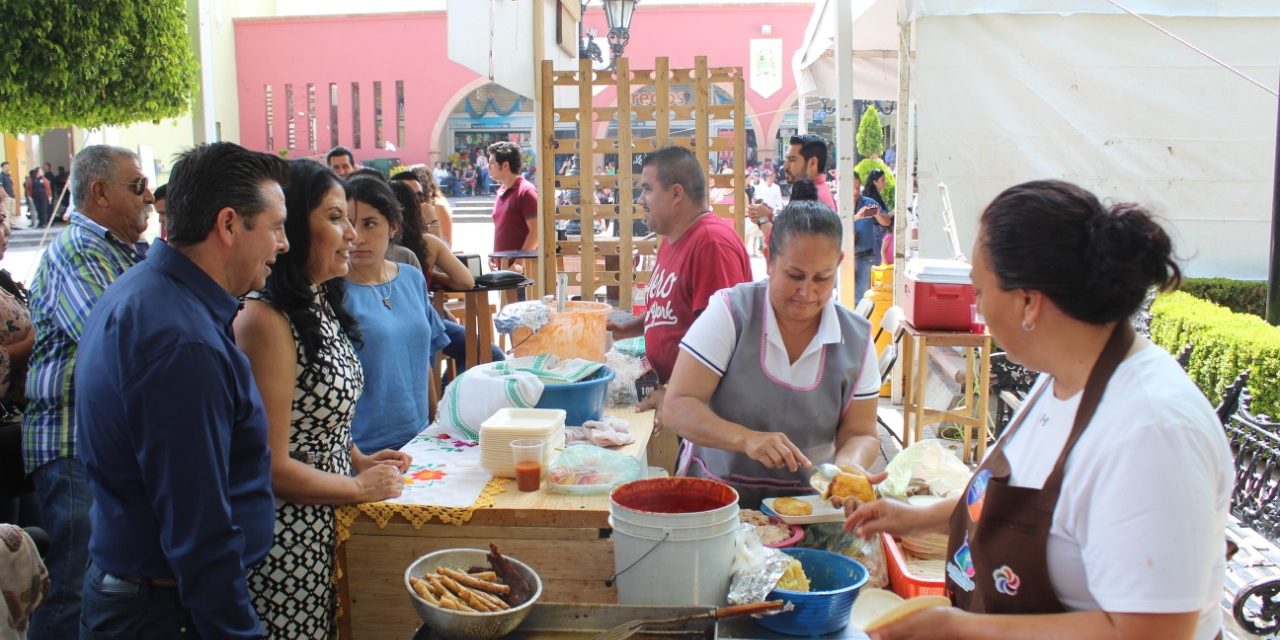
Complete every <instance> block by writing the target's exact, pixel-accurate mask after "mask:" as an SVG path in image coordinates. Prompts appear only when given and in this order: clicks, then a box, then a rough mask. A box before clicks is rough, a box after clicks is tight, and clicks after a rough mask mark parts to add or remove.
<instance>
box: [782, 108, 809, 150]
mask: <svg viewBox="0 0 1280 640" xmlns="http://www.w3.org/2000/svg"><path fill="white" fill-rule="evenodd" d="M804 101H805V94H804V92H803V91H801V92H800V94H799V95H798V96H796V111H799V112H800V113H798V114H797V115H796V133H798V134H800V135H804V134H806V133H809V118H807V117H805V115H804V112H805V108H804ZM782 148H783V150H784V151H785V150H786V149H787V144H786V141H783V144H782ZM784 155H785V154H784ZM778 164H782V163H781V162H779V163H778Z"/></svg>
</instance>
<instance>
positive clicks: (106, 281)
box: [22, 212, 142, 473]
mask: <svg viewBox="0 0 1280 640" xmlns="http://www.w3.org/2000/svg"><path fill="white" fill-rule="evenodd" d="M141 259H142V256H141V255H139V253H138V251H137V247H135V246H134V245H131V244H129V243H127V242H125V241H123V240H120V239H119V238H117V237H115V236H113V235H111V232H110V231H108V230H107V229H106V227H103V226H102V225H100V224H98V223H97V222H94V221H93V220H90V219H89V218H87V217H85V216H83V215H81V214H79V213H75V212H73V213H72V214H71V224H70V225H68V226H67V228H66V229H64V230H63V231H62V232H61V233H59V234H58V236H57V237H56V238H54V240H53V243H52V244H51V245H49V249H48V250H47V251H45V253H44V256H42V257H41V258H40V266H39V267H37V268H36V275H35V278H34V279H33V280H32V281H31V297H30V300H31V326H32V327H33V328H34V329H35V332H36V341H35V346H34V347H32V350H31V366H30V368H29V369H28V370H27V410H26V417H25V418H24V419H23V424H22V436H23V441H22V453H23V462H24V464H25V465H26V468H27V472H28V473H30V472H32V471H35V470H36V469H38V468H39V467H40V466H41V465H43V464H45V463H46V462H51V461H53V460H57V459H58V458H74V457H76V428H75V423H76V422H75V392H74V387H73V386H72V385H71V376H72V374H73V372H74V371H75V363H76V347H77V346H78V345H79V343H80V334H81V332H82V331H83V330H84V322H85V320H86V319H87V318H88V317H89V312H90V311H92V310H93V305H94V304H96V303H97V301H98V298H99V297H101V296H102V292H103V291H105V290H106V289H107V287H108V286H110V284H111V283H112V282H114V281H115V280H116V278H119V277H120V274H122V273H124V272H125V271H126V270H127V269H129V268H130V267H132V266H133V265H135V264H137V263H138V261H139V260H141Z"/></svg>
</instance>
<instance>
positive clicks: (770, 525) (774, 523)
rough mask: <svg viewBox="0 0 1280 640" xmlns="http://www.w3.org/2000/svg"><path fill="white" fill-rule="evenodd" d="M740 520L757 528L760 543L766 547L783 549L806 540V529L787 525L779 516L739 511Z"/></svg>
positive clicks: (752, 511) (744, 510)
mask: <svg viewBox="0 0 1280 640" xmlns="http://www.w3.org/2000/svg"><path fill="white" fill-rule="evenodd" d="M738 520H739V521H741V522H745V523H747V524H750V525H753V526H755V528H756V534H757V535H759V536H760V542H761V543H763V544H764V546H766V547H772V548H774V549H782V548H785V547H790V546H793V545H795V544H796V543H797V542H800V541H801V540H803V539H804V529H801V528H800V527H798V526H796V525H794V524H787V523H785V522H783V521H782V519H781V518H779V517H778V516H770V515H765V514H764V513H762V512H760V511H756V510H755V509H743V510H741V511H739V512H738Z"/></svg>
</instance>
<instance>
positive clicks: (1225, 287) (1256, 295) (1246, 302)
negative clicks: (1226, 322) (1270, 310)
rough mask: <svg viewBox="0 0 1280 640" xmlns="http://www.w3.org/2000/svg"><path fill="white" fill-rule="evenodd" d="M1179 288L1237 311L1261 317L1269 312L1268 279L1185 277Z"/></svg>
mask: <svg viewBox="0 0 1280 640" xmlns="http://www.w3.org/2000/svg"><path fill="white" fill-rule="evenodd" d="M1178 288H1179V290H1181V291H1185V292H1187V293H1189V294H1191V295H1193V296H1195V297H1197V298H1201V299H1203V300H1208V301H1209V302H1213V303H1215V304H1220V305H1222V306H1224V307H1226V308H1228V309H1230V310H1232V311H1235V312H1236V313H1252V314H1253V315H1255V316H1258V317H1259V318H1262V317H1265V316H1266V312H1267V281H1266V280H1232V279H1230V278H1183V279H1182V286H1180V287H1178Z"/></svg>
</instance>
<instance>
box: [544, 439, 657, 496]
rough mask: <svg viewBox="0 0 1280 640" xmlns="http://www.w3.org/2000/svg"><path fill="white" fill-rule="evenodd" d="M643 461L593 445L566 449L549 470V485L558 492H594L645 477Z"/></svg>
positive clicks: (607, 491) (610, 488) (604, 491)
mask: <svg viewBox="0 0 1280 640" xmlns="http://www.w3.org/2000/svg"><path fill="white" fill-rule="evenodd" d="M644 471H645V469H644V467H643V466H641V465H640V461H639V460H636V459H635V458H633V457H631V456H629V455H627V454H625V453H619V452H617V451H610V450H608V449H605V448H603V447H597V446H595V445H593V444H585V443H583V444H574V445H570V446H568V447H566V448H565V450H564V452H563V453H561V454H560V457H558V458H556V461H555V462H553V463H551V467H550V468H548V470H547V488H549V489H550V490H551V491H553V492H555V493H571V494H578V495H591V494H600V493H609V491H610V490H612V489H613V488H614V487H616V486H618V485H620V484H622V483H624V482H630V481H632V480H639V479H641V478H643V477H644Z"/></svg>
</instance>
